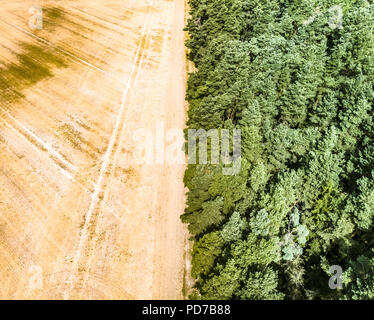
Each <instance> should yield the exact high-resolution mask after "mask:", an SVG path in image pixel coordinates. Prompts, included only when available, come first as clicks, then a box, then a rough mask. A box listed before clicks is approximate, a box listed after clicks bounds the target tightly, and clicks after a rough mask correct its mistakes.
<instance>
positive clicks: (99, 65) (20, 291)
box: [0, 0, 187, 299]
mask: <svg viewBox="0 0 374 320" xmlns="http://www.w3.org/2000/svg"><path fill="white" fill-rule="evenodd" d="M35 4H36V3H35V1H28V0H18V1H16V0H2V1H1V4H0V38H1V41H0V44H1V45H0V282H1V286H0V299H177V298H183V294H182V291H183V290H182V289H183V288H182V287H183V283H184V279H183V277H184V273H185V270H184V265H185V249H184V248H185V246H186V241H187V235H186V230H185V228H184V226H183V225H182V223H181V222H180V218H179V216H180V214H181V213H182V212H183V209H184V200H185V199H184V194H185V190H184V186H183V172H184V166H183V165H159V164H154V165H152V164H148V165H144V164H136V163H130V162H128V161H126V159H128V158H129V156H131V154H132V153H133V152H134V150H135V148H136V141H134V139H133V132H134V131H135V130H137V129H139V128H146V129H149V130H152V131H153V130H154V128H155V126H156V123H157V122H162V123H163V124H164V126H165V129H167V128H177V129H182V128H183V127H184V123H185V101H184V94H185V81H186V79H185V69H186V66H185V49H184V44H183V42H184V32H183V26H184V16H185V8H184V7H185V5H184V1H183V0H173V1H171V0H154V1H151V0H148V1H147V0H144V1H135V0H125V1H119V0H79V1H74V0H60V1H57V0H56V1H49V0H45V1H39V6H40V7H41V8H42V10H43V27H42V28H41V29H32V28H30V24H29V21H30V16H31V13H30V11H29V10H30V8H31V7H32V6H34V5H35Z"/></svg>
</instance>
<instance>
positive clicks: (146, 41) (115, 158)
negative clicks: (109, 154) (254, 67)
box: [80, 18, 151, 298]
mask: <svg viewBox="0 0 374 320" xmlns="http://www.w3.org/2000/svg"><path fill="white" fill-rule="evenodd" d="M150 20H151V18H150ZM148 27H149V26H148ZM149 39H150V32H149V31H148V32H146V36H145V38H144V42H143V41H141V42H142V43H140V45H143V44H144V47H143V50H142V54H141V56H140V58H139V59H138V61H139V66H138V68H137V71H136V74H135V75H134V81H133V86H134V87H135V85H136V81H137V78H138V76H139V74H140V72H141V69H142V66H143V62H144V58H145V57H146V56H147V52H146V51H147V49H148V46H149ZM126 115H127V114H126ZM126 115H125V119H124V123H125V122H126V118H127V117H126ZM124 129H125V126H124V125H123V126H122V129H121V132H120V134H119V138H120V137H122V136H123V135H124V131H125V130H124ZM119 154H120V148H118V147H117V148H116V150H115V152H114V155H113V160H112V163H111V166H110V171H109V174H108V178H107V179H108V181H110V180H111V179H112V177H113V174H114V171H115V169H116V163H117V162H118V157H119ZM108 195H109V192H108V189H105V191H104V197H103V202H104V203H105V202H106V201H107V200H108ZM112 214H114V215H115V213H114V212H113V213H112ZM103 216H104V214H103V212H102V211H100V213H99V214H98V217H97V223H96V225H95V229H94V238H93V239H92V251H94V250H95V248H96V243H97V241H98V239H99V227H100V226H101V222H102V219H103ZM115 216H116V215H115ZM116 217H117V218H118V219H119V221H120V222H122V223H123V220H122V218H121V217H118V216H116ZM92 259H93V258H92V256H89V258H88V262H87V264H86V270H85V272H84V276H83V282H82V288H84V287H85V285H86V284H87V281H88V277H89V276H90V275H91V274H92V272H91V271H90V269H91V266H92ZM80 298H81V297H80Z"/></svg>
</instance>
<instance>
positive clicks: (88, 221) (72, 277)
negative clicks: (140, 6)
mask: <svg viewBox="0 0 374 320" xmlns="http://www.w3.org/2000/svg"><path fill="white" fill-rule="evenodd" d="M148 12H149V11H148ZM147 15H148V14H147ZM148 26H149V17H146V18H145V22H144V25H143V29H142V32H141V36H140V39H139V44H138V46H137V50H136V53H135V57H134V60H133V64H132V68H131V72H130V75H129V78H128V80H127V84H126V86H125V88H124V90H123V94H122V101H121V104H120V110H119V113H118V116H117V119H116V122H115V126H114V129H113V131H112V134H111V137H110V140H109V144H108V147H107V150H106V152H105V155H104V158H103V162H102V165H101V168H100V173H99V176H98V179H97V182H96V184H95V188H94V192H93V193H92V195H91V201H90V205H89V208H88V211H87V213H86V215H85V221H84V225H83V228H82V230H81V234H80V238H79V243H78V247H77V250H76V251H75V254H74V258H73V262H72V267H71V271H70V273H69V275H68V281H67V284H68V288H67V289H66V290H65V291H64V292H63V299H64V300H68V299H69V298H70V294H71V291H72V290H73V288H74V284H75V282H76V276H77V274H78V273H79V270H78V269H79V261H80V259H81V255H82V251H83V249H84V246H85V244H86V242H87V240H88V233H89V230H88V229H89V227H90V226H91V225H92V223H93V221H92V219H93V214H94V211H95V209H96V207H97V204H98V203H99V200H100V194H101V193H102V189H103V184H104V179H105V175H106V173H107V171H108V168H109V167H110V165H111V157H112V154H113V152H115V151H116V148H117V147H118V146H117V145H116V141H117V138H118V136H119V132H120V131H121V127H123V126H124V118H125V117H126V110H125V109H126V108H125V107H126V101H127V96H128V93H129V91H130V88H131V85H132V82H133V80H134V77H135V76H136V74H137V73H138V72H139V70H140V67H141V64H140V60H139V59H141V57H142V56H143V54H144V47H143V45H144V39H145V37H147V36H148Z"/></svg>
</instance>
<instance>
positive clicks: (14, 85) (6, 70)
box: [0, 43, 67, 102]
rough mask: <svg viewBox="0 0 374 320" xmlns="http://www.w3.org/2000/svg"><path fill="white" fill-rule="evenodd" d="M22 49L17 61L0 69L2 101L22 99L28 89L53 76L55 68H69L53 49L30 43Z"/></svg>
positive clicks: (0, 96) (17, 55)
mask: <svg viewBox="0 0 374 320" xmlns="http://www.w3.org/2000/svg"><path fill="white" fill-rule="evenodd" d="M20 47H21V51H20V52H19V53H16V58H17V61H16V62H12V63H10V64H8V65H4V66H3V67H0V89H1V91H0V100H3V101H8V102H9V101H13V100H14V99H17V98H21V97H23V95H22V91H23V90H24V89H25V88H26V87H28V86H31V85H33V84H35V83H37V82H39V81H41V80H43V79H46V78H48V77H51V76H53V71H52V70H53V69H54V68H63V67H67V64H66V61H65V59H64V58H63V57H62V56H61V55H60V54H58V53H57V52H56V51H53V49H50V48H47V47H44V46H40V45H36V44H30V43H22V44H21V45H20Z"/></svg>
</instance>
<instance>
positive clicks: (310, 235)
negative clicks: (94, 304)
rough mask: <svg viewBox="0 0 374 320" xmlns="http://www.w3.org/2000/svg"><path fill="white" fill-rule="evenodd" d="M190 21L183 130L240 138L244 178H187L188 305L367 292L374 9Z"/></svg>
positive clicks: (213, 168) (297, 2) (320, 5)
mask: <svg viewBox="0 0 374 320" xmlns="http://www.w3.org/2000/svg"><path fill="white" fill-rule="evenodd" d="M190 13H191V17H190V19H189V22H188V25H187V27H186V30H187V31H188V32H189V39H188V40H187V47H188V48H189V58H190V59H191V61H193V62H194V64H195V66H196V71H195V72H193V73H191V74H190V76H189V80H188V89H187V100H188V102H189V111H188V116H189V119H188V122H187V125H188V128H192V129H199V128H202V129H206V130H209V129H213V128H220V129H233V128H236V129H240V130H241V136H242V142H241V152H242V158H241V170H240V173H239V174H236V175H232V176H229V175H224V174H223V173H222V165H223V164H218V165H217V164H216V165H213V164H210V165H207V164H197V165H194V164H190V165H189V166H188V168H187V170H186V173H185V178H184V180H185V185H186V187H188V189H189V192H188V194H187V208H186V210H185V213H184V214H183V215H182V221H183V222H185V223H188V228H189V231H190V233H191V237H192V239H193V250H192V276H193V278H195V279H196V282H195V289H194V291H193V293H192V294H191V298H193V299H371V298H374V224H373V221H374V144H373V141H374V121H373V111H374V107H373V102H374V90H373V80H374V79H373V78H374V31H373V29H374V1H373V0H339V1H333V0H318V1H317V0H266V1H264V0H190ZM334 265H335V266H339V267H341V269H342V271H343V274H342V277H341V278H342V284H343V286H342V288H336V289H332V288H330V286H329V279H330V278H331V276H332V274H331V273H330V267H331V266H334Z"/></svg>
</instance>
